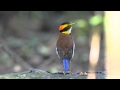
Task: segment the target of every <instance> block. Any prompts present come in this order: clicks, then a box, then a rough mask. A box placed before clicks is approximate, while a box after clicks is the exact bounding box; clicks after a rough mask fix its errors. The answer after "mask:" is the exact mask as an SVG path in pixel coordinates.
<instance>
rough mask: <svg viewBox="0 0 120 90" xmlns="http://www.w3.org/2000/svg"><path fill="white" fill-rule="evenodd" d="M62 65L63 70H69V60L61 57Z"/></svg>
mask: <svg viewBox="0 0 120 90" xmlns="http://www.w3.org/2000/svg"><path fill="white" fill-rule="evenodd" d="M63 67H64V70H65V71H68V70H69V60H68V59H66V58H64V59H63Z"/></svg>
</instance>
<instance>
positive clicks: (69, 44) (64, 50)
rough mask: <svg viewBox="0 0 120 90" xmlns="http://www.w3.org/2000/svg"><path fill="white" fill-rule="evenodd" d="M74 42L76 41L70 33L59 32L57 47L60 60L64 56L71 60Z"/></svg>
mask: <svg viewBox="0 0 120 90" xmlns="http://www.w3.org/2000/svg"><path fill="white" fill-rule="evenodd" d="M73 44H74V41H73V39H72V36H71V35H70V34H62V33H60V34H59V38H58V41H57V45H56V46H57V48H58V50H57V51H58V54H59V58H60V60H62V59H63V58H67V59H68V60H70V59H71V58H72V56H73Z"/></svg>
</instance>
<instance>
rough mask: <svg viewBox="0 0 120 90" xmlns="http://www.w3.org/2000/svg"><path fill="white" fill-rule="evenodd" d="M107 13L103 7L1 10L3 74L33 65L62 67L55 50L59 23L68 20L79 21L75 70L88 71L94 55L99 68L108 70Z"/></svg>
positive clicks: (48, 68) (0, 63)
mask: <svg viewBox="0 0 120 90" xmlns="http://www.w3.org/2000/svg"><path fill="white" fill-rule="evenodd" d="M103 16H104V15H103V12H102V11H101V12H100V11H98V12H97V11H0V74H6V73H11V72H22V71H26V70H29V69H30V68H35V69H42V70H46V71H49V72H57V71H62V70H63V66H62V63H61V62H60V60H59V58H58V57H57V55H56V51H55V50H56V42H57V39H58V36H59V30H58V29H59V26H60V24H61V23H63V22H66V21H68V22H69V21H70V22H77V24H76V25H75V26H74V27H73V29H72V36H73V38H74V42H75V45H76V48H75V53H74V57H73V59H72V60H71V62H72V66H71V69H72V72H73V73H78V72H81V71H88V70H89V63H90V62H91V61H90V60H91V57H93V58H94V57H95V61H96V63H95V64H96V70H97V71H103V70H105V67H104V65H105V63H104V58H105V57H104V32H103V31H104V30H103ZM96 33H97V34H96ZM94 36H97V37H96V39H94ZM96 40H97V41H99V42H97V41H96ZM92 41H93V42H96V43H93V44H92ZM91 45H93V46H94V47H96V48H97V51H98V52H97V51H95V50H94V48H93V49H92V48H91ZM92 50H93V54H90V53H92ZM93 60H94V59H93Z"/></svg>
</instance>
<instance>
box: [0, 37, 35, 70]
mask: <svg viewBox="0 0 120 90" xmlns="http://www.w3.org/2000/svg"><path fill="white" fill-rule="evenodd" d="M0 48H2V49H3V50H4V51H6V52H7V53H8V54H9V55H10V56H11V57H12V58H13V60H14V61H15V62H18V63H20V64H21V65H23V66H24V67H25V68H27V69H33V67H32V66H31V65H29V64H28V63H27V62H25V61H24V60H23V59H22V58H21V57H20V56H18V55H17V54H16V53H15V52H13V51H12V50H11V49H10V48H9V47H8V46H7V45H6V44H5V43H4V41H3V40H1V39H0Z"/></svg>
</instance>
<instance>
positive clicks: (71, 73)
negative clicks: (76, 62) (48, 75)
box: [69, 61, 72, 75]
mask: <svg viewBox="0 0 120 90" xmlns="http://www.w3.org/2000/svg"><path fill="white" fill-rule="evenodd" d="M69 68H70V71H69V73H70V75H71V74H72V72H71V61H70V66H69Z"/></svg>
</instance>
